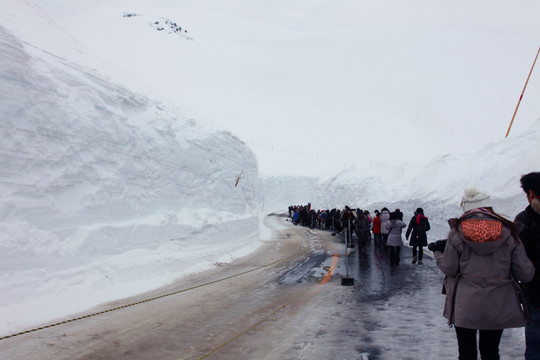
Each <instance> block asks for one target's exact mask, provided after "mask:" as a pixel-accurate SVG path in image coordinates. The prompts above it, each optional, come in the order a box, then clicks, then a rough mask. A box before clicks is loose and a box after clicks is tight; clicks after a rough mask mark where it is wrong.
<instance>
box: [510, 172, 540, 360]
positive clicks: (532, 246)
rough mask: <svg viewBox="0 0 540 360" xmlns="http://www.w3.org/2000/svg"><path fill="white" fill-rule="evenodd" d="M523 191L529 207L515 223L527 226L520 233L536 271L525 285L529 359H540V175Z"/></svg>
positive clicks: (530, 177)
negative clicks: (528, 316) (528, 315)
mask: <svg viewBox="0 0 540 360" xmlns="http://www.w3.org/2000/svg"><path fill="white" fill-rule="evenodd" d="M520 182H521V188H522V189H523V191H525V194H527V200H528V201H529V205H528V206H527V208H525V210H524V211H522V212H520V213H519V214H518V215H517V216H516V218H515V221H516V222H519V223H521V224H522V225H523V229H522V230H521V232H520V233H519V237H520V239H521V241H523V245H524V246H525V251H526V252H527V256H528V257H529V259H530V260H531V261H532V263H533V265H534V267H535V268H536V270H537V271H536V273H535V274H534V277H533V279H532V281H531V282H529V283H527V284H523V285H522V287H523V291H524V292H525V296H526V298H527V304H528V305H529V311H530V313H531V317H530V320H529V321H528V322H527V325H525V344H526V350H525V359H526V360H533V359H536V360H538V359H540V172H532V173H529V174H526V175H523V176H522V177H521V179H520Z"/></svg>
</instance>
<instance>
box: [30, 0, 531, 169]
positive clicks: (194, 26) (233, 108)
mask: <svg viewBox="0 0 540 360" xmlns="http://www.w3.org/2000/svg"><path fill="white" fill-rule="evenodd" d="M39 2H40V3H41V4H42V6H43V7H44V8H45V9H46V10H47V11H48V12H49V13H50V14H51V15H52V16H53V17H54V18H55V19H56V20H57V21H58V23H59V24H60V26H62V27H64V28H65V29H68V30H69V33H70V34H71V35H73V36H75V37H76V38H77V39H78V40H79V41H80V42H81V43H82V44H83V45H84V46H85V47H87V48H88V49H89V50H90V51H91V52H93V53H94V54H96V55H97V56H99V57H102V58H103V59H104V61H106V62H109V63H111V64H114V65H116V66H118V67H120V68H122V69H123V70H125V71H126V72H128V73H130V74H132V75H133V76H134V77H136V78H137V79H138V80H140V82H142V83H144V84H146V85H148V86H149V87H151V88H152V89H154V90H155V94H160V96H163V97H165V98H168V99H170V100H172V102H173V103H174V104H175V105H176V106H179V107H181V108H183V109H186V110H189V111H191V112H192V113H193V114H194V115H193V116H195V117H198V118H201V119H203V118H204V119H208V120H211V121H215V122H217V123H219V124H221V126H223V127H225V128H226V129H228V130H230V131H232V132H233V133H235V134H236V135H237V136H239V137H240V138H241V139H242V140H244V141H245V142H246V143H247V144H248V145H249V146H250V147H251V148H252V149H253V151H254V152H255V153H256V155H257V157H258V159H259V171H260V173H261V174H264V175H322V174H326V173H327V172H329V171H332V170H334V169H336V168H342V167H344V166H347V164H350V163H353V162H360V163H361V165H365V163H366V162H368V161H370V160H380V161H388V162H392V163H399V162H403V161H410V162H419V161H422V160H423V159H425V160H429V159H431V158H432V157H434V156H436V155H440V154H446V153H461V152H465V153H466V152H472V151H476V150H478V149H479V148H481V147H482V146H484V145H485V144H486V143H488V142H490V141H494V140H499V139H501V138H503V137H504V135H505V133H506V131H507V128H508V125H509V123H510V120H511V117H512V114H513V112H514V109H515V107H516V104H517V101H518V99H519V96H520V93H521V91H522V89H523V85H524V83H525V80H526V78H527V75H528V73H529V70H530V67H531V65H532V62H533V60H534V57H535V55H536V52H537V50H538V47H539V44H540V25H539V23H538V19H537V17H536V14H539V13H540V4H539V3H537V2H534V3H533V2H530V1H512V2H507V1H490V2H489V3H488V2H485V1H458V2H452V3H448V2H446V1H432V0H429V1H427V0H418V1H408V2H407V3H403V2H401V1H382V2H371V1H340V2H335V1H327V0H321V1H315V2H314V1H312V0H309V1H307V0H298V1H292V2H291V1H284V0H280V1H274V2H272V3H267V2H266V1H260V0H256V1H253V0H250V1H240V0H237V1H206V2H201V1H192V0H187V1H182V2H172V1H165V0H162V1H149V0H140V1H136V2H134V1H121V0H112V1H101V2H96V1H94V0H92V1H88V0H84V1H80V2H77V6H75V5H73V4H72V6H71V7H70V5H66V4H65V2H63V1H59V0H39ZM124 12H133V13H137V14H139V15H141V17H137V18H123V17H122V15H123V13H124ZM160 17H163V18H168V19H170V20H172V21H174V22H176V23H177V24H178V25H180V26H182V27H183V29H185V30H187V31H188V34H189V36H190V37H191V38H192V39H193V40H187V39H185V38H182V37H179V36H175V35H174V34H165V33H164V32H157V31H155V29H153V28H151V27H150V26H149V23H150V22H151V21H154V20H156V19H159V18H160ZM539 98H540V69H537V70H536V71H535V72H533V74H532V76H531V79H530V81H529V84H528V88H527V91H526V93H525V97H524V98H523V101H522V102H521V106H520V109H519V112H518V114H517V117H516V120H515V124H514V128H513V130H512V133H513V132H514V131H520V130H524V129H526V128H527V127H528V126H529V125H530V124H532V123H533V122H534V121H535V120H536V119H538V118H539V117H540V101H539Z"/></svg>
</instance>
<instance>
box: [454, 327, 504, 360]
mask: <svg viewBox="0 0 540 360" xmlns="http://www.w3.org/2000/svg"><path fill="white" fill-rule="evenodd" d="M478 331H479V332H480V336H479V338H480V340H479V345H478V348H479V349H480V356H481V358H482V360H499V359H500V357H499V343H500V342H501V336H502V333H503V331H502V329H501V330H478ZM476 332H477V330H476V329H465V328H460V327H457V326H456V336H457V341H458V348H459V360H476V359H477V356H478V351H477V349H476Z"/></svg>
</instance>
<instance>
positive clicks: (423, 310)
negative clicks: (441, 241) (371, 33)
mask: <svg viewBox="0 0 540 360" xmlns="http://www.w3.org/2000/svg"><path fill="white" fill-rule="evenodd" d="M312 231H313V232H314V233H316V234H317V236H320V237H321V238H322V239H324V240H325V241H327V242H332V243H334V244H336V245H338V246H339V248H341V256H340V260H339V263H338V267H337V269H336V273H335V275H334V279H333V280H332V281H331V282H330V283H329V284H328V285H329V286H330V289H329V290H328V292H330V293H332V296H327V297H324V296H321V295H320V297H321V299H319V300H318V301H319V304H318V305H317V304H315V306H319V307H321V308H323V307H324V308H326V309H328V312H329V313H328V314H327V315H324V316H322V317H321V318H320V319H318V320H317V321H318V323H319V324H322V325H321V327H320V331H323V332H324V336H323V339H322V340H324V342H321V346H320V347H318V346H315V344H316V343H317V340H315V342H314V344H312V345H311V347H312V349H304V350H303V351H301V352H298V354H297V356H296V357H295V356H291V359H292V358H305V359H308V358H311V359H370V360H384V359H457V354H458V353H457V341H456V338H455V332H454V329H453V328H449V327H448V325H447V321H446V319H445V318H444V317H443V316H442V311H443V307H444V301H445V295H443V294H442V282H443V278H444V276H443V274H442V272H441V271H440V269H439V268H438V267H437V265H436V263H435V261H434V259H433V258H432V257H431V254H430V253H429V252H428V251H427V249H426V248H425V249H424V250H425V251H424V258H423V264H422V265H420V264H418V263H416V264H412V248H410V247H408V246H402V247H401V254H400V257H401V261H400V264H399V265H393V264H391V263H390V257H389V250H388V249H384V248H383V247H382V245H380V244H375V243H374V241H373V240H371V241H370V242H368V244H367V247H366V251H365V252H363V253H359V251H358V248H357V247H356V248H355V249H352V251H350V254H349V255H348V256H345V255H344V254H345V253H346V250H345V244H344V237H343V235H340V234H338V235H337V236H330V235H328V234H326V233H325V232H324V231H319V230H312ZM353 239H354V241H356V237H353ZM404 241H405V239H404ZM339 248H338V249H339ZM327 255H328V256H327V258H326V260H324V261H323V262H322V263H321V264H320V266H322V267H323V268H324V267H328V265H329V263H330V258H331V255H332V254H327ZM320 258H321V257H320V255H315V256H313V257H312V258H311V260H312V261H313V260H315V259H320ZM309 262H310V261H305V262H304V263H309ZM342 277H346V278H347V279H351V278H352V279H354V285H352V286H344V285H343V280H341V278H342ZM340 280H341V281H340ZM347 282H349V281H345V283H347ZM309 326H313V324H310V325H309ZM323 343H324V345H322V344H323ZM523 343H524V340H523V329H507V330H505V332H504V333H503V338H502V341H501V345H500V354H501V359H520V358H523V355H522V354H523V350H524V344H523Z"/></svg>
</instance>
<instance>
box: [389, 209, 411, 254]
mask: <svg viewBox="0 0 540 360" xmlns="http://www.w3.org/2000/svg"><path fill="white" fill-rule="evenodd" d="M399 216H400V215H399V212H397V211H394V212H393V213H391V214H390V221H389V222H388V223H387V224H386V229H388V248H389V249H390V263H391V264H395V265H399V260H400V259H399V253H400V251H401V246H403V240H402V239H401V232H402V230H403V228H404V227H407V224H405V223H404V222H403V221H401V220H400V219H399Z"/></svg>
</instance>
